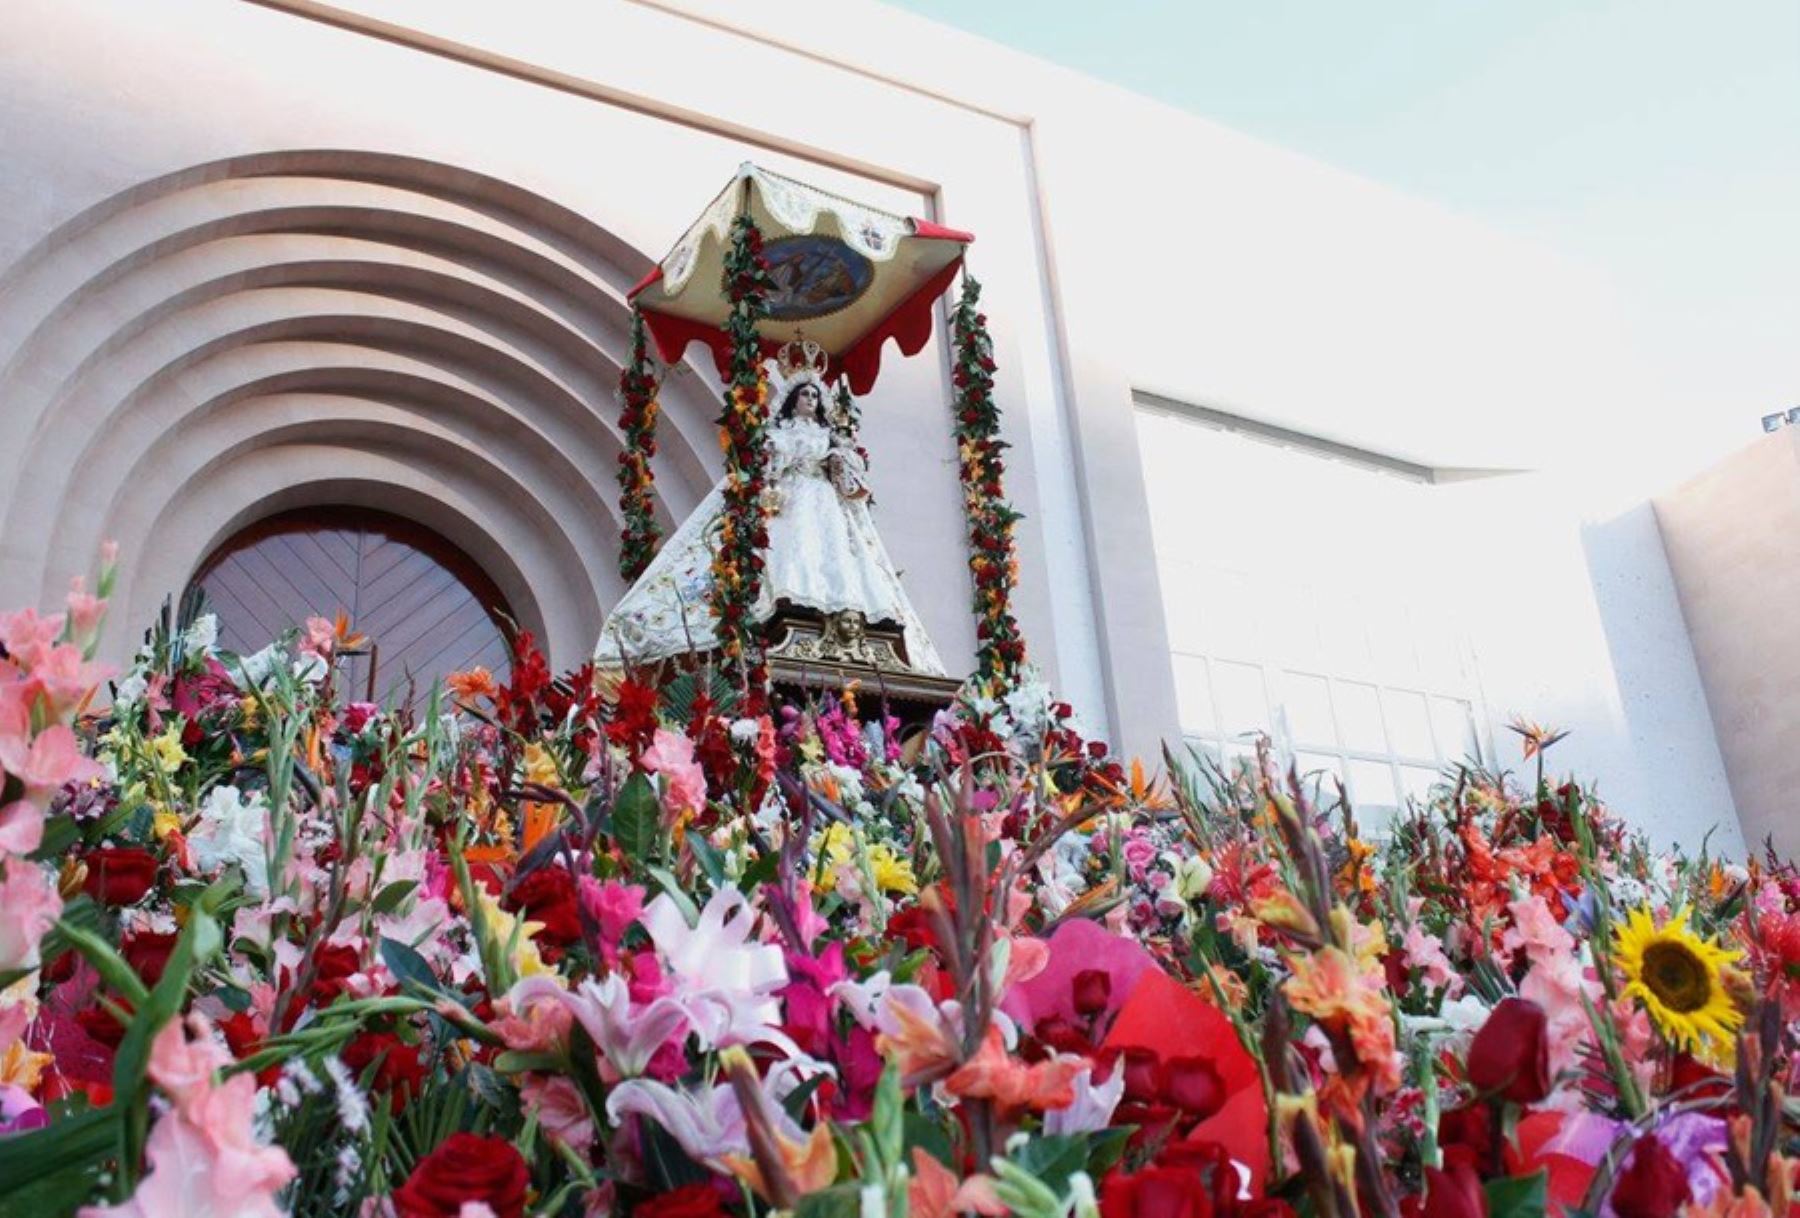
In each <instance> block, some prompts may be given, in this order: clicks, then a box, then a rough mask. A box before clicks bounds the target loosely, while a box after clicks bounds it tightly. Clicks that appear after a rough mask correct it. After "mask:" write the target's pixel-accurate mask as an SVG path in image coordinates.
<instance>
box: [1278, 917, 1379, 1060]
mask: <svg viewBox="0 0 1800 1218" xmlns="http://www.w3.org/2000/svg"><path fill="white" fill-rule="evenodd" d="M1289 964H1290V967H1292V969H1293V971H1294V975H1293V976H1291V977H1289V978H1288V980H1287V983H1286V984H1285V986H1284V987H1283V988H1284V989H1285V990H1286V992H1287V997H1288V1001H1289V1002H1291V1003H1293V1004H1294V1009H1295V1010H1296V1011H1300V1012H1302V1013H1304V1014H1307V1015H1311V1016H1312V1017H1313V1018H1314V1019H1316V1020H1318V1021H1319V1022H1320V1023H1322V1024H1324V1025H1326V1026H1327V1027H1328V1028H1331V1029H1333V1030H1335V1031H1338V1032H1341V1033H1343V1034H1344V1035H1346V1036H1348V1037H1349V1038H1350V1044H1351V1046H1352V1047H1353V1048H1354V1049H1355V1050H1356V1059H1357V1060H1356V1064H1357V1065H1358V1066H1359V1067H1361V1068H1362V1069H1364V1070H1367V1071H1368V1072H1369V1073H1370V1074H1371V1075H1373V1077H1374V1081H1375V1082H1376V1083H1377V1084H1378V1085H1379V1086H1380V1087H1381V1088H1382V1089H1383V1090H1392V1089H1393V1088H1395V1087H1398V1086H1399V1085H1400V1066H1399V1062H1398V1060H1397V1059H1396V1055H1395V1052H1394V1019H1393V1015H1392V1013H1391V1012H1390V1010H1389V1008H1388V1000H1387V996H1386V994H1385V993H1384V992H1383V977H1382V976H1381V974H1380V973H1379V972H1378V971H1377V972H1374V973H1373V975H1371V974H1370V973H1367V972H1364V971H1362V970H1361V969H1359V968H1358V967H1357V963H1356V961H1355V960H1354V959H1353V958H1352V957H1351V956H1350V954H1349V953H1347V952H1345V951H1344V950H1343V949H1342V948H1338V947H1325V948H1321V949H1319V950H1318V951H1316V952H1309V953H1306V954H1304V955H1297V956H1294V957H1292V958H1291V960H1290V962H1289ZM1340 1064H1346V1063H1340Z"/></svg>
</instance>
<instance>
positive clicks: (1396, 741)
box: [1381, 689, 1438, 760]
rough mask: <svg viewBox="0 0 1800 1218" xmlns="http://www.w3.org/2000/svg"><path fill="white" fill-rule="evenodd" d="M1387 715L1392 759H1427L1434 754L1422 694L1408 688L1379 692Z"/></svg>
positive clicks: (1429, 725) (1429, 715)
mask: <svg viewBox="0 0 1800 1218" xmlns="http://www.w3.org/2000/svg"><path fill="white" fill-rule="evenodd" d="M1381 701H1382V705H1383V708H1384V709H1385V710H1386V712H1387V729H1388V744H1389V746H1390V747H1391V748H1392V749H1393V751H1394V755H1395V756H1396V757H1412V758H1419V759H1425V760H1431V759H1434V758H1436V757H1437V756H1438V751H1437V749H1436V748H1435V747H1433V745H1432V742H1431V712H1430V710H1429V709H1427V707H1426V705H1425V695H1424V694H1422V693H1418V692H1416V691H1414V690H1410V689H1384V690H1382V691H1381Z"/></svg>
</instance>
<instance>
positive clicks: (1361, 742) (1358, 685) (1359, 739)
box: [1335, 681, 1388, 753]
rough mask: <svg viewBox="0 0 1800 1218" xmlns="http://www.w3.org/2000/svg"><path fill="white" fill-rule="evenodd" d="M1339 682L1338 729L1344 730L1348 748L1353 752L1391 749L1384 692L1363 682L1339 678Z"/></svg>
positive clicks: (1337, 691)
mask: <svg viewBox="0 0 1800 1218" xmlns="http://www.w3.org/2000/svg"><path fill="white" fill-rule="evenodd" d="M1335 685H1336V687H1337V688H1336V690H1335V693H1336V699H1335V700H1336V704H1337V716H1338V729H1339V730H1340V731H1341V732H1342V733H1343V737H1344V747H1345V748H1347V749H1349V750H1350V751H1351V752H1353V753H1385V752H1387V751H1388V742H1387V732H1386V731H1385V730H1384V729H1383V727H1382V723H1381V694H1380V692H1379V691H1378V690H1377V689H1376V688H1375V687H1374V686H1373V685H1365V684H1364V683H1363V682H1361V681H1338V682H1335Z"/></svg>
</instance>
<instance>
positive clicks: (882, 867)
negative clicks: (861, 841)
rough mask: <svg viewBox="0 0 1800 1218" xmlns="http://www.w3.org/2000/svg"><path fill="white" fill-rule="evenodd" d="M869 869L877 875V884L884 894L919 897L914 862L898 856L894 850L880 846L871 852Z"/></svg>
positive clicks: (917, 878)
mask: <svg viewBox="0 0 1800 1218" xmlns="http://www.w3.org/2000/svg"><path fill="white" fill-rule="evenodd" d="M869 869H870V870H871V871H873V872H874V873H875V882H876V883H877V884H879V885H880V886H881V891H883V892H897V893H899V894H900V895H901V896H907V897H911V896H917V895H918V892H919V877H918V876H916V875H914V874H913V869H912V860H910V859H903V858H900V857H899V856H897V855H896V854H895V853H894V851H893V848H892V847H891V846H887V845H879V846H875V847H873V848H871V849H870V851H869Z"/></svg>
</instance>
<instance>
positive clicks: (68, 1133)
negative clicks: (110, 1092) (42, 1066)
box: [0, 1108, 119, 1218]
mask: <svg viewBox="0 0 1800 1218" xmlns="http://www.w3.org/2000/svg"><path fill="white" fill-rule="evenodd" d="M118 1115H119V1110H118V1109H117V1108H97V1109H93V1110H91V1111H88V1112H81V1113H77V1114H75V1115H74V1116H71V1117H65V1118H63V1119H61V1120H56V1121H52V1122H51V1123H50V1124H49V1125H46V1126H45V1127H44V1128H42V1129H34V1130H32V1131H31V1132H30V1133H21V1134H14V1135H13V1136H11V1137H7V1138H0V1213H5V1214H14V1213H17V1214H22V1215H31V1216H32V1218H36V1215H39V1214H42V1213H45V1212H46V1211H44V1210H36V1211H33V1210H31V1209H30V1208H28V1207H27V1206H26V1205H25V1204H24V1203H23V1201H21V1199H20V1198H21V1194H23V1193H24V1192H25V1190H26V1189H28V1188H36V1187H37V1186H39V1185H40V1184H43V1183H44V1182H46V1181H50V1180H53V1179H55V1178H57V1177H60V1176H61V1175H62V1174H63V1173H65V1172H70V1171H83V1170H87V1169H89V1168H92V1167H94V1166H96V1165H98V1164H100V1163H101V1162H102V1161H103V1160H105V1159H106V1158H107V1156H109V1155H111V1154H112V1153H113V1151H114V1150H115V1149H116V1148H117V1147H118V1143H119V1136H118V1135H119V1120H118ZM47 1212H50V1213H57V1212H61V1211H57V1210H50V1211H47Z"/></svg>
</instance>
